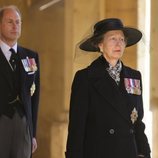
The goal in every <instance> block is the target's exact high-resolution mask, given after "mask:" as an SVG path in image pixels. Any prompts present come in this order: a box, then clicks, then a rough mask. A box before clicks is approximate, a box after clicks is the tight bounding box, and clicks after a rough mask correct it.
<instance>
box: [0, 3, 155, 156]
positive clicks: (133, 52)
mask: <svg viewBox="0 0 158 158" xmlns="http://www.w3.org/2000/svg"><path fill="white" fill-rule="evenodd" d="M55 1H56V3H54V4H53V0H7V1H6V0H0V6H4V5H10V4H14V5H17V6H18V7H19V9H20V10H21V12H22V15H23V24H22V28H23V29H22V36H21V38H20V40H19V43H20V44H21V45H23V46H25V47H28V48H30V49H33V50H36V51H37V52H38V53H39V56H40V63H41V65H40V66H41V99H40V108H39V121H38V130H37V141H38V150H37V151H36V153H35V154H34V155H33V158H64V151H65V142H66V136H67V124H68V112H69V96H70V87H71V82H72V79H73V75H74V73H75V71H76V70H78V69H80V68H81V67H83V66H86V64H84V65H82V64H80V63H75V59H74V56H75V48H76V44H77V43H78V42H79V41H80V40H81V39H82V38H83V37H85V35H86V34H87V33H88V32H89V31H90V28H91V26H92V24H94V23H95V22H96V21H98V20H100V19H103V18H107V17H118V18H121V19H122V20H123V21H124V23H125V24H127V25H128V26H134V27H138V26H139V21H141V20H143V18H145V17H143V15H142V16H140V15H139V14H140V13H138V11H139V9H140V8H139V7H140V5H138V4H139V3H141V4H142V5H144V3H145V0H139V1H138V0H54V2H55ZM149 1H150V0H149ZM45 4H47V5H48V4H49V6H47V7H46V8H44V9H43V10H42V9H41V10H40V7H41V6H44V5H45ZM157 10H158V1H157V0H151V31H150V33H151V41H150V63H151V64H150V77H149V78H150V110H151V111H152V114H153V115H152V117H153V124H152V127H153V128H152V136H153V139H152V140H153V141H152V155H153V158H158V143H157V139H158V127H157V122H158V108H157V107H158V83H157V81H158V72H157V71H158V62H157V59H158V53H157V52H158V47H157V38H158V21H157ZM93 58H95V57H89V56H87V59H85V60H86V61H87V60H88V62H89V61H91V60H92V59H93ZM138 58H139V56H138V53H137V47H136V46H134V47H131V48H127V49H126V52H125V54H124V57H123V59H122V60H123V61H124V63H125V64H127V65H129V66H131V67H133V68H137V61H138ZM88 62H87V63H88ZM144 106H146V104H145V103H144Z"/></svg>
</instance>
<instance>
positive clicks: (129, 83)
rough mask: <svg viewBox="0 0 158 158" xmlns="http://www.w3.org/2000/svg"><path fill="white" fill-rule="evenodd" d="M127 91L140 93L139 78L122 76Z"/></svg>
mask: <svg viewBox="0 0 158 158" xmlns="http://www.w3.org/2000/svg"><path fill="white" fill-rule="evenodd" d="M124 83H125V88H126V91H127V93H130V94H136V95H141V87H140V80H139V79H132V78H124Z"/></svg>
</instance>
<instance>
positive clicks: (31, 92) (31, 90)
mask: <svg viewBox="0 0 158 158" xmlns="http://www.w3.org/2000/svg"><path fill="white" fill-rule="evenodd" d="M35 90H36V85H35V83H34V82H33V84H32V86H31V88H30V94H31V96H33V94H34V92H35Z"/></svg>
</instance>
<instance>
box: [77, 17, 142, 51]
mask: <svg viewBox="0 0 158 158" xmlns="http://www.w3.org/2000/svg"><path fill="white" fill-rule="evenodd" d="M112 30H122V31H123V33H124V35H125V37H126V40H127V43H126V47H129V46H132V45H134V44H136V43H137V42H138V41H139V40H140V39H141V38H142V33H141V32H140V31H139V30H138V29H136V28H132V27H125V26H123V23H122V21H121V20H120V19H117V18H109V19H104V20H101V21H99V22H97V23H96V24H95V25H94V29H93V34H92V36H91V37H88V38H86V39H85V40H83V41H81V43H80V45H79V48H80V49H82V50H84V51H90V52H97V51H99V48H98V46H97V44H99V43H97V40H98V38H99V37H101V36H102V35H103V34H105V33H106V32H108V31H112ZM98 42H101V41H98Z"/></svg>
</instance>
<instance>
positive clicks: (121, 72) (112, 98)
mask: <svg viewBox="0 0 158 158" xmlns="http://www.w3.org/2000/svg"><path fill="white" fill-rule="evenodd" d="M141 37H142V33H141V32H140V31H139V30H137V29H135V28H129V27H124V26H123V24H122V22H121V21H120V19H115V18H110V19H104V20H102V21H99V22H98V23H96V24H95V25H94V32H93V35H92V36H91V37H88V38H87V39H86V40H84V41H82V42H81V44H80V49H82V50H84V51H90V52H96V51H98V52H101V54H102V55H101V56H100V57H99V58H98V59H96V60H95V61H93V62H92V63H91V64H90V66H88V67H87V68H85V69H83V70H80V71H78V72H77V73H76V74H75V77H74V81H73V84H72V93H71V101H70V115H69V127H68V139H67V147H66V153H65V154H66V158H138V157H139V158H150V147H149V144H148V140H147V137H146V135H145V133H144V130H145V125H144V123H143V122H142V119H143V101H142V80H141V74H140V72H139V71H137V70H134V69H132V68H129V67H127V66H125V65H124V64H123V63H122V61H121V60H120V58H121V57H122V55H123V52H124V49H125V47H128V46H131V45H134V44H136V43H137V42H138V41H139V40H140V39H141ZM85 53H86V52H85Z"/></svg>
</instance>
